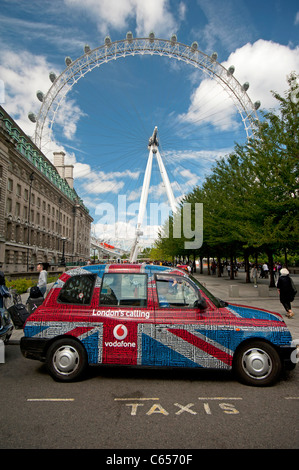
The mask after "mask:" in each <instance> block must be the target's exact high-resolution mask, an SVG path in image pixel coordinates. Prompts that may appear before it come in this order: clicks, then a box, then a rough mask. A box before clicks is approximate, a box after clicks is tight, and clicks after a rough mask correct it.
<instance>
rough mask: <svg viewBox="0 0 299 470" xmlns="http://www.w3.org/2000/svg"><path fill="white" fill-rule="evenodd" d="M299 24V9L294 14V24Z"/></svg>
mask: <svg viewBox="0 0 299 470" xmlns="http://www.w3.org/2000/svg"><path fill="white" fill-rule="evenodd" d="M297 24H299V11H298V12H297V13H296V16H295V25H297Z"/></svg>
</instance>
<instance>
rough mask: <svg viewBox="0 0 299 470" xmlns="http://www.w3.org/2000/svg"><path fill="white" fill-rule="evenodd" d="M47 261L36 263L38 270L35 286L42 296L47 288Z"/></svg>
mask: <svg viewBox="0 0 299 470" xmlns="http://www.w3.org/2000/svg"><path fill="white" fill-rule="evenodd" d="M47 269H48V263H39V264H38V265H37V270H38V272H39V276H38V282H37V287H38V288H39V290H40V291H41V293H42V295H43V296H44V295H45V293H46V290H47V279H48V273H47Z"/></svg>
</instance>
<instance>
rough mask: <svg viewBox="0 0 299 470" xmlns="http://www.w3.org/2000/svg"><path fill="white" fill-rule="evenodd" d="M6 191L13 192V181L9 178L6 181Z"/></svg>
mask: <svg viewBox="0 0 299 470" xmlns="http://www.w3.org/2000/svg"><path fill="white" fill-rule="evenodd" d="M7 189H8V191H13V180H12V179H10V178H8V180H7Z"/></svg>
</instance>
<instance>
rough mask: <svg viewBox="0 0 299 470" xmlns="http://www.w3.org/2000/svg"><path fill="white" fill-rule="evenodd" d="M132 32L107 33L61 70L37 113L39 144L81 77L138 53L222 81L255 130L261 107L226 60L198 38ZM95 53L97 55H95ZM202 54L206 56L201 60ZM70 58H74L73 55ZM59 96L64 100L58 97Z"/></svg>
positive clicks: (249, 131)
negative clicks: (113, 35)
mask: <svg viewBox="0 0 299 470" xmlns="http://www.w3.org/2000/svg"><path fill="white" fill-rule="evenodd" d="M128 34H129V33H127V38H126V39H120V40H117V41H114V42H111V40H110V38H109V36H107V37H106V39H105V43H104V44H102V45H101V46H98V47H96V48H94V49H92V50H91V49H89V50H88V51H87V52H85V53H84V54H83V55H81V56H80V57H78V58H77V59H76V60H74V61H71V62H70V63H69V65H68V66H67V67H66V68H65V69H64V70H63V71H62V72H61V74H60V75H59V76H58V77H56V78H55V80H54V81H53V84H52V86H51V87H50V88H49V90H48V92H47V93H46V95H43V98H42V105H41V107H40V110H39V113H38V115H37V117H36V127H35V133H34V136H33V140H34V143H35V144H36V145H37V146H38V147H39V148H41V144H42V139H43V131H44V126H45V124H46V122H47V121H48V122H49V123H50V126H49V129H48V131H49V132H50V133H51V132H52V127H53V124H54V122H55V116H56V113H57V111H58V109H59V106H60V104H61V103H62V101H63V100H64V98H65V97H66V95H67V94H68V92H69V91H70V90H71V89H72V87H73V86H74V85H75V84H76V83H77V82H78V81H79V80H80V79H81V78H83V77H84V76H85V75H86V74H87V73H88V72H91V71H92V70H93V69H94V68H96V67H100V66H101V65H103V64H104V63H107V62H110V61H111V60H117V59H119V58H124V57H129V56H135V55H159V56H163V57H168V58H172V59H176V60H178V61H180V60H182V61H183V62H185V63H187V64H188V65H192V66H193V67H195V68H199V69H201V70H203V72H205V73H206V74H207V75H209V76H210V78H212V79H214V80H215V81H216V82H217V83H219V84H220V85H221V86H222V87H223V89H224V90H225V91H226V92H227V93H228V95H229V97H230V98H231V99H232V101H233V103H234V105H235V107H236V109H237V111H238V113H239V114H240V116H241V118H242V122H243V125H244V128H245V132H246V135H247V138H249V137H250V135H251V134H252V133H254V130H255V129H256V123H257V122H258V121H259V118H258V115H257V112H256V109H257V108H256V107H255V105H254V104H253V102H252V101H251V99H250V97H249V96H248V94H247V90H246V89H244V85H243V86H242V85H241V84H240V82H239V81H238V80H237V79H236V78H235V77H234V76H233V73H230V72H229V69H226V68H225V67H224V66H223V65H222V64H220V63H219V62H217V60H216V59H215V57H213V54H212V56H209V55H207V54H205V53H204V52H202V51H201V50H199V49H198V45H197V43H196V42H194V43H192V45H191V46H188V45H186V44H183V43H180V42H178V41H175V42H173V41H172V39H160V38H155V37H148V38H131V39H128ZM151 34H153V33H151ZM119 46H124V47H119ZM136 46H137V47H136ZM98 51H104V54H102V55H99V56H97V52H98ZM94 56H96V57H95V58H94ZM199 57H200V58H202V59H203V60H202V61H199ZM68 59H69V60H71V59H70V58H68ZM85 59H87V60H85ZM80 62H82V64H80ZM63 91H64V93H63ZM59 96H60V100H58V99H57V97H59ZM56 99H57V102H56ZM55 102H56V108H55V109H54V108H53V109H52V118H51V119H49V113H50V111H51V108H52V106H53V105H54V104H55Z"/></svg>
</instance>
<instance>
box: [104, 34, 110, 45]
mask: <svg viewBox="0 0 299 470" xmlns="http://www.w3.org/2000/svg"><path fill="white" fill-rule="evenodd" d="M110 45H111V38H110V36H106V37H105V46H110Z"/></svg>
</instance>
